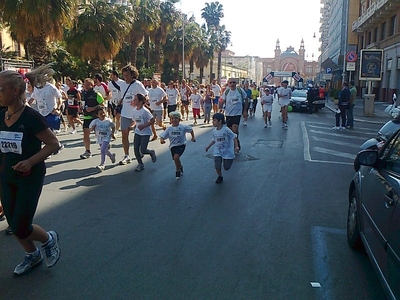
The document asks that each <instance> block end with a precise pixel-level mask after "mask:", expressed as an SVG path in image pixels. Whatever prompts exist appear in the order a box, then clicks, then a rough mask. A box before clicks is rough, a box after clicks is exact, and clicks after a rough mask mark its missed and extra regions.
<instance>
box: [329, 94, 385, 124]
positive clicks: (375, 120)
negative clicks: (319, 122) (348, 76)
mask: <svg viewBox="0 0 400 300" xmlns="http://www.w3.org/2000/svg"><path fill="white" fill-rule="evenodd" d="M388 105H389V104H388V103H385V102H375V107H374V116H372V117H366V116H364V112H363V110H364V99H363V98H357V99H356V105H355V106H354V121H355V122H363V123H371V124H382V125H383V124H385V123H386V122H387V121H389V120H390V115H389V114H388V113H385V111H384V110H385V108H386V107H387V106H388ZM325 107H326V108H328V109H329V110H331V111H332V112H333V113H334V112H335V110H336V106H335V104H334V102H333V99H332V98H329V100H328V101H327V102H326V103H325Z"/></svg>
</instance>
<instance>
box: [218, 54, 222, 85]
mask: <svg viewBox="0 0 400 300" xmlns="http://www.w3.org/2000/svg"><path fill="white" fill-rule="evenodd" d="M221 60H222V50H219V51H218V67H217V68H218V73H217V77H218V80H217V81H218V82H221V75H222V72H221V71H222V70H221Z"/></svg>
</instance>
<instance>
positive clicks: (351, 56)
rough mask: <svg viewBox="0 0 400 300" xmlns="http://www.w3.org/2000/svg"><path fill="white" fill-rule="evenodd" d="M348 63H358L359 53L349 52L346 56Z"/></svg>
mask: <svg viewBox="0 0 400 300" xmlns="http://www.w3.org/2000/svg"><path fill="white" fill-rule="evenodd" d="M346 61H347V62H355V61H357V53H355V52H348V53H347V54H346Z"/></svg>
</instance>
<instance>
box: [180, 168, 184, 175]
mask: <svg viewBox="0 0 400 300" xmlns="http://www.w3.org/2000/svg"><path fill="white" fill-rule="evenodd" d="M180 171H181V176H183V167H181V169H180Z"/></svg>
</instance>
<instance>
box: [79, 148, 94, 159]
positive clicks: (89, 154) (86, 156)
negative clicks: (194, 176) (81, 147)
mask: <svg viewBox="0 0 400 300" xmlns="http://www.w3.org/2000/svg"><path fill="white" fill-rule="evenodd" d="M90 157H92V153H90V152H89V151H87V150H86V151H85V152H84V153H83V154H81V155H80V158H82V159H87V158H90Z"/></svg>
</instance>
